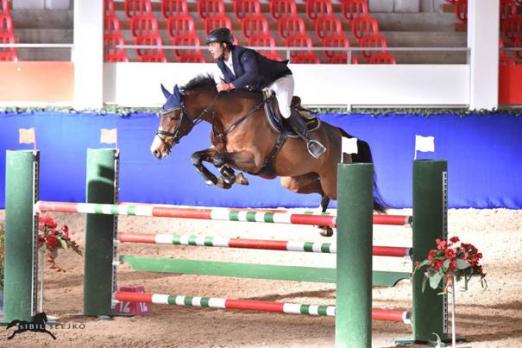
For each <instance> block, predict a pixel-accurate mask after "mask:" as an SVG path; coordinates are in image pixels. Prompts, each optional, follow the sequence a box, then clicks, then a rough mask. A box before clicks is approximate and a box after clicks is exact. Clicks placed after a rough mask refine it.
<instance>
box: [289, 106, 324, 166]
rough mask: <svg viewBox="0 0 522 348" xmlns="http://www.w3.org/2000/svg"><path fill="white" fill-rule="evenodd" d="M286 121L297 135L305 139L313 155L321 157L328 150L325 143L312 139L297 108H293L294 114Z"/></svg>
mask: <svg viewBox="0 0 522 348" xmlns="http://www.w3.org/2000/svg"><path fill="white" fill-rule="evenodd" d="M286 121H287V122H288V124H289V125H290V127H292V129H293V130H294V131H295V132H296V133H297V135H298V136H299V137H300V138H301V139H303V140H304V141H305V143H306V147H307V148H308V152H309V153H310V155H312V157H314V158H319V157H320V156H321V155H322V154H323V153H324V152H325V151H326V147H325V146H324V145H323V144H321V143H320V142H319V141H317V140H315V139H312V137H311V135H310V132H309V131H308V129H307V128H306V123H305V120H304V119H303V118H302V117H301V115H298V114H297V112H296V111H295V110H292V114H291V115H290V117H289V118H287V119H286Z"/></svg>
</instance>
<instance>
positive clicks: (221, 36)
mask: <svg viewBox="0 0 522 348" xmlns="http://www.w3.org/2000/svg"><path fill="white" fill-rule="evenodd" d="M232 41H233V40H232V33H231V32H230V29H228V28H218V29H214V30H212V31H211V32H210V33H209V34H208V37H207V45H208V44H211V43H213V42H224V43H226V44H229V45H232Z"/></svg>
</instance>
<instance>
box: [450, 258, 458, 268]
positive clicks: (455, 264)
mask: <svg viewBox="0 0 522 348" xmlns="http://www.w3.org/2000/svg"><path fill="white" fill-rule="evenodd" d="M456 268H457V260H456V259H453V260H451V262H450V264H449V269H450V270H453V269H456Z"/></svg>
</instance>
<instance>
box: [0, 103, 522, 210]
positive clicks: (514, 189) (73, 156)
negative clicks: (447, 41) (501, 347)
mask: <svg viewBox="0 0 522 348" xmlns="http://www.w3.org/2000/svg"><path fill="white" fill-rule="evenodd" d="M320 117H321V118H322V119H323V120H325V121H327V122H330V123H332V124H335V125H337V126H340V127H342V128H344V129H345V130H346V131H347V132H349V133H350V134H352V135H354V136H356V137H358V138H361V139H364V140H366V141H368V143H369V144H370V146H371V148H372V151H373V156H374V161H375V168H376V173H377V184H378V187H379V189H380V192H381V194H382V196H383V198H384V200H385V201H386V202H387V203H388V205H389V206H390V207H394V208H408V207H411V204H412V201H411V196H412V187H411V186H412V183H411V181H412V160H413V156H414V146H415V144H414V142H415V135H423V136H434V137H435V152H434V153H419V154H418V158H426V159H427V158H430V159H431V158H433V159H445V160H447V161H448V167H449V175H448V177H449V206H450V207H452V208H469V207H472V208H512V209H520V208H522V180H521V178H522V174H521V173H522V155H521V151H522V117H520V116H514V115H509V114H499V113H496V114H490V115H487V114H486V115H484V114H480V115H466V116H460V115H455V114H439V115H431V116H429V117H425V116H417V115H408V114H394V115H385V116H371V115H366V114H324V115H320ZM157 125H158V119H157V117H156V115H154V114H131V115H129V116H125V117H122V116H119V115H114V114H108V115H95V114H87V113H83V114H82V113H62V112H34V113H4V114H0V171H1V172H2V175H1V176H0V208H3V207H4V195H5V174H4V173H5V150H6V149H10V150H14V149H31V148H32V146H30V145H25V144H19V143H18V129H19V128H32V127H34V128H35V129H36V134H37V145H38V149H39V150H40V151H41V170H40V198H41V199H42V200H56V201H72V202H82V201H84V200H85V157H86V149H87V148H100V147H110V145H104V144H100V141H99V140H100V129H101V128H118V135H119V147H120V149H121V162H120V200H121V201H125V202H147V203H161V204H182V205H202V206H230V207H317V206H318V205H319V201H320V198H319V196H318V195H316V194H314V195H299V194H295V193H292V192H289V191H287V190H285V189H283V188H282V187H281V186H280V185H279V180H278V179H275V180H263V179H259V178H255V177H252V176H248V178H249V180H250V186H246V187H244V186H234V187H233V188H232V189H230V190H222V189H218V188H216V187H209V186H207V185H206V184H205V183H204V182H203V180H202V179H201V177H200V176H199V174H198V173H197V172H196V171H195V169H194V168H193V167H192V165H191V161H190V155H191V154H192V152H194V151H196V150H200V149H204V148H206V147H208V145H209V132H210V126H209V125H208V124H205V123H202V124H200V125H198V126H197V127H196V128H195V129H194V130H193V131H192V132H191V133H190V134H189V135H188V136H187V137H185V138H183V139H182V141H181V143H180V144H179V145H178V146H177V147H175V148H174V150H173V152H172V153H171V155H170V156H169V158H167V159H166V160H163V161H159V160H156V159H154V158H153V157H152V155H151V154H150V152H149V147H150V143H151V141H152V138H153V136H154V132H155V131H156V128H157ZM331 206H332V207H333V206H335V204H332V205H331Z"/></svg>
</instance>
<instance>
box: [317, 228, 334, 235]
mask: <svg viewBox="0 0 522 348" xmlns="http://www.w3.org/2000/svg"><path fill="white" fill-rule="evenodd" d="M319 234H321V236H323V237H331V236H333V228H331V227H328V226H322V227H321V232H319Z"/></svg>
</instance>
